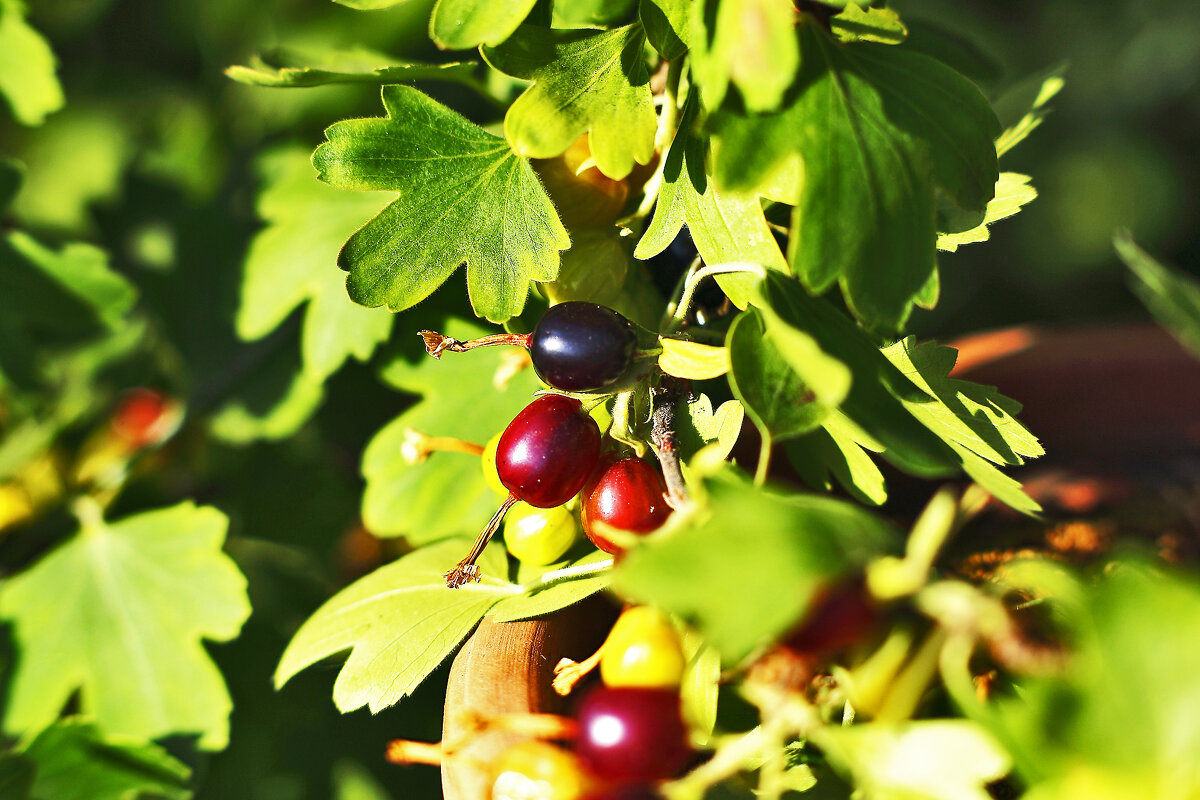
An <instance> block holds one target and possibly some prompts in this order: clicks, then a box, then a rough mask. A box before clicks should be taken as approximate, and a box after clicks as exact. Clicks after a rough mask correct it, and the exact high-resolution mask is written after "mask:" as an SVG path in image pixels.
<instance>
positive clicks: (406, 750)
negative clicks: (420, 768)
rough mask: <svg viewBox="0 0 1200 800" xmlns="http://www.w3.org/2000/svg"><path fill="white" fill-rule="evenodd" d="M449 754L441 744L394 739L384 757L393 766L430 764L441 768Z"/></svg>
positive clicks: (389, 743)
mask: <svg viewBox="0 0 1200 800" xmlns="http://www.w3.org/2000/svg"><path fill="white" fill-rule="evenodd" d="M448 755H450V754H449V753H447V752H446V751H445V750H444V749H443V748H442V744H441V742H414V741H412V740H410V739H393V740H392V741H390V742H388V746H387V752H386V754H385V755H384V758H386V759H387V760H388V761H390V762H391V763H393V764H429V765H430V766H434V767H437V766H441V763H442V760H443V759H444V758H446V757H447V756H448Z"/></svg>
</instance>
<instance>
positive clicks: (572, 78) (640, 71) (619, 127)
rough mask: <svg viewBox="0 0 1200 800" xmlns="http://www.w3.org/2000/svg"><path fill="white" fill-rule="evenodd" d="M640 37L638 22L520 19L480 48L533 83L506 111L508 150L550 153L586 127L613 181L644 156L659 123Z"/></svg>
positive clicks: (598, 159) (602, 166)
mask: <svg viewBox="0 0 1200 800" xmlns="http://www.w3.org/2000/svg"><path fill="white" fill-rule="evenodd" d="M443 1H444V0H443ZM645 40H646V35H645V32H644V31H643V30H642V26H641V25H637V24H635V25H627V26H625V27H623V28H617V29H615V30H611V31H596V30H583V29H581V30H553V29H550V28H541V27H535V26H532V25H524V26H522V27H520V28H518V29H517V32H516V33H515V34H514V35H513V36H512V37H511V38H509V39H508V41H506V42H505V43H504V44H503V45H500V46H499V47H485V48H483V50H482V52H483V57H484V58H485V59H486V60H487V62H488V64H490V65H491V66H493V67H495V68H496V69H498V70H500V71H501V72H503V73H505V74H508V75H512V76H513V77H515V78H523V79H525V80H531V81H533V82H534V84H533V86H530V87H529V88H528V89H526V90H525V92H524V93H523V94H522V95H521V96H520V97H518V98H517V101H516V102H515V103H513V104H512V107H511V108H509V110H508V113H507V114H506V115H505V116H504V134H505V136H507V137H508V141H509V142H511V143H512V146H513V149H515V150H516V151H517V152H518V153H520V154H521V155H523V156H528V157H531V158H550V157H552V156H557V155H558V154H560V153H562V152H564V151H566V149H567V148H568V147H570V146H571V144H572V143H573V142H574V141H575V140H576V139H578V138H579V137H580V136H582V135H583V134H584V133H587V134H588V144H589V146H590V148H591V153H592V158H593V159H594V160H595V162H596V167H597V168H598V169H599V170H600V171H601V172H603V173H604V174H605V175H607V176H608V177H610V178H613V179H614V180H619V179H621V178H624V177H625V176H626V175H628V174H629V173H630V171H631V170H632V169H633V164H634V162H635V161H636V162H637V163H639V164H648V163H650V159H651V158H652V157H653V156H654V133H655V128H656V125H657V123H656V120H655V115H654V99H653V97H652V95H651V92H650V76H649V74H648V73H647V71H646V62H645V59H644V57H643V55H642V49H643V45H644V44H645Z"/></svg>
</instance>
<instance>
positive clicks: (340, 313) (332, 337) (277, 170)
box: [235, 149, 393, 383]
mask: <svg viewBox="0 0 1200 800" xmlns="http://www.w3.org/2000/svg"><path fill="white" fill-rule="evenodd" d="M259 166H260V170H261V172H262V175H263V181H264V183H263V188H262V190H261V191H260V192H259V196H258V204H257V208H258V214H259V216H260V217H261V218H262V219H263V220H265V221H266V222H267V227H265V228H263V229H262V230H261V231H259V232H258V234H257V235H255V237H254V239H253V241H251V243H250V249H249V250H248V252H247V254H246V261H245V266H244V269H245V276H244V278H243V279H242V288H241V303H240V305H239V307H238V311H237V316H236V318H235V325H236V327H237V332H238V336H240V337H241V338H243V339H249V340H253V339H261V338H262V337H264V336H266V335H267V334H268V333H270V332H271V331H273V330H275V329H276V328H277V327H278V326H279V325H280V324H282V323H283V321H284V320H285V319H287V317H288V315H289V314H291V313H292V311H294V310H295V309H296V307H297V306H299V305H301V304H303V303H307V306H306V308H305V312H304V323H303V327H302V329H301V340H300V347H301V354H302V357H303V363H304V373H305V374H306V376H307V377H309V378H311V379H312V380H313V381H315V382H317V383H320V382H323V381H324V380H325V379H326V378H328V377H329V376H330V375H331V374H333V373H334V372H335V371H337V369H338V368H339V367H341V365H342V364H343V363H344V362H345V361H346V359H347V358H351V357H353V358H355V359H357V360H359V361H365V360H367V359H368V358H370V357H371V354H372V353H373V352H374V351H375V348H376V347H377V346H378V345H379V344H380V343H382V342H383V341H385V340H386V339H387V337H388V334H389V333H390V332H391V329H392V319H393V318H392V315H391V314H389V313H388V312H387V311H386V310H384V309H367V308H363V307H362V306H359V305H356V304H355V303H352V302H351V301H350V299H349V298H348V297H347V296H346V288H345V275H344V273H342V272H341V271H339V270H338V269H337V254H338V249H339V248H340V247H341V244H342V242H344V241H345V240H346V237H347V236H349V235H350V234H351V233H353V232H354V229H355V228H356V227H357V226H358V225H360V224H361V222H362V220H363V218H366V217H370V216H371V215H373V214H377V213H379V211H380V210H381V209H382V208H383V206H384V205H385V203H386V202H387V201H386V199H385V196H384V195H383V194H382V193H373V192H372V193H361V194H359V193H349V192H344V191H338V190H336V189H332V188H330V187H329V186H327V185H325V184H322V183H321V182H320V181H318V180H316V179H315V178H314V177H313V174H312V170H311V168H310V167H309V164H308V159H307V158H305V156H304V153H303V151H300V150H298V149H283V150H278V151H274V152H272V153H270V154H268V155H267V156H264V157H263V158H262V159H261V161H260V164H259Z"/></svg>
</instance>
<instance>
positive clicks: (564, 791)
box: [492, 739, 589, 800]
mask: <svg viewBox="0 0 1200 800" xmlns="http://www.w3.org/2000/svg"><path fill="white" fill-rule="evenodd" d="M492 774H493V775H494V778H493V780H492V800H578V798H580V797H582V796H583V794H584V792H585V791H586V790H587V789H588V783H589V781H588V780H587V778H586V777H585V775H584V773H583V770H582V769H581V768H580V766H579V761H578V760H577V759H576V758H575V756H574V755H573V754H572V753H569V752H567V751H566V750H563V749H562V748H560V747H555V746H554V745H552V744H549V743H547V742H542V741H538V740H536V739H528V740H525V741H522V742H517V743H516V744H514V745H512V746H511V747H509V748H508V749H507V750H505V751H504V752H503V753H501V754H500V757H499V758H498V759H496V762H495V764H494V765H493V768H492Z"/></svg>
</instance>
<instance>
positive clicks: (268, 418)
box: [208, 350, 325, 445]
mask: <svg viewBox="0 0 1200 800" xmlns="http://www.w3.org/2000/svg"><path fill="white" fill-rule="evenodd" d="M324 399H325V391H324V386H323V385H322V383H321V381H320V379H317V378H314V377H313V376H311V375H309V374H307V373H305V372H304V371H303V370H302V369H301V368H300V365H299V364H298V363H297V360H296V359H295V357H294V355H293V353H292V352H290V351H288V350H279V351H276V352H275V353H273V354H272V355H271V357H270V358H269V359H268V360H267V361H266V363H265V364H261V365H259V368H258V369H256V370H255V371H254V374H252V375H250V376H248V377H246V378H243V379H242V380H241V381H240V382H239V384H238V386H237V389H236V394H235V395H234V396H233V397H231V398H230V399H229V400H227V401H226V402H225V403H223V404H222V405H221V407H220V408H218V409H217V410H216V412H215V413H214V414H213V415H212V417H211V418H210V419H209V423H208V426H209V432H210V433H212V435H213V436H215V437H216V438H218V439H221V440H223V441H225V442H228V443H230V444H234V445H245V444H250V443H251V442H257V441H263V440H266V441H278V440H280V439H286V438H287V437H289V436H291V435H292V434H294V433H295V432H296V431H298V430H299V429H300V426H301V425H303V424H304V423H305V422H307V421H308V420H309V419H310V418H311V417H312V415H313V414H314V413H316V410H317V409H318V408H319V407H320V406H321V402H322V401H323V400H324Z"/></svg>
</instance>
